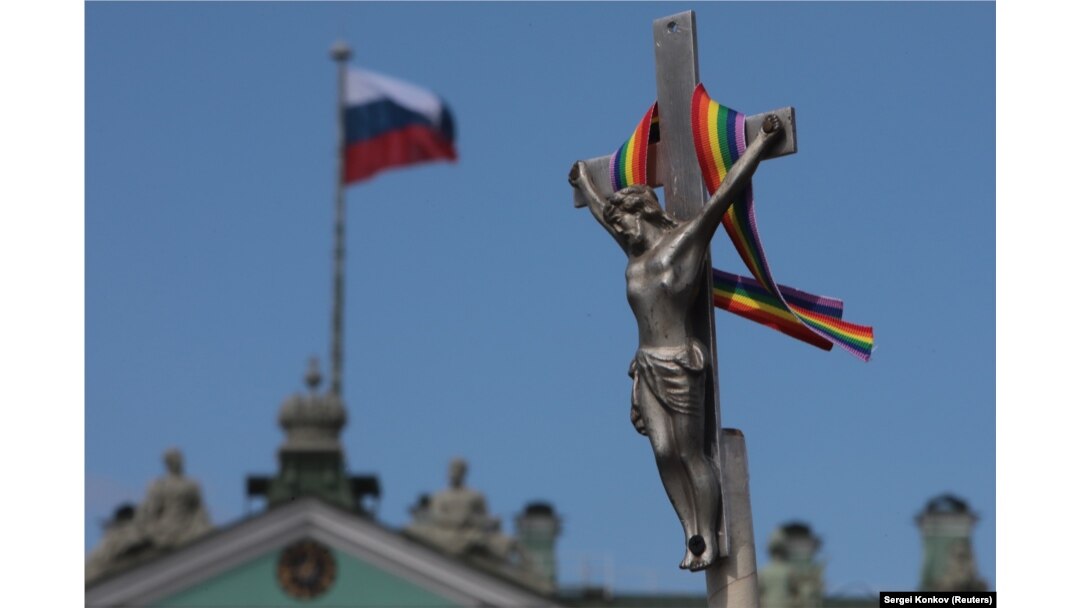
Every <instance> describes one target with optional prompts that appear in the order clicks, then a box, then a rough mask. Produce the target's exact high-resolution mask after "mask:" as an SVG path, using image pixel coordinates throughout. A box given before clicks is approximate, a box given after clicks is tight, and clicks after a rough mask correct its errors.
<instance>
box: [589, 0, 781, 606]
mask: <svg viewBox="0 0 1080 608" xmlns="http://www.w3.org/2000/svg"><path fill="white" fill-rule="evenodd" d="M653 40H654V43H655V49H656V82H657V103H658V108H659V123H660V124H659V141H657V142H656V144H655V150H654V152H653V153H652V154H650V155H649V160H650V164H652V163H653V161H655V165H654V166H653V169H654V171H653V175H654V181H655V183H656V185H662V186H663V189H664V198H665V203H666V204H665V207H666V211H665V210H662V209H661V208H660V205H659V202H658V200H657V198H656V195H655V192H653V190H652V189H651V188H649V187H647V186H643V185H637V186H631V187H628V188H624V189H621V190H619V191H618V192H613V186H612V183H611V182H612V180H611V179H610V171H611V166H610V165H611V158H610V157H607V156H603V157H598V158H593V159H591V160H587V161H578V162H577V163H576V164H575V165H574V167H573V168H572V170H571V173H570V183H571V185H572V186H574V189H575V191H574V204H575V206H577V207H588V208H589V209H590V211H591V212H592V214H593V216H594V217H595V218H596V220H597V221H598V222H599V223H600V224H601V225H602V226H603V227H604V228H605V229H606V230H607V231H608V232H609V233H610V234H611V236H612V237H613V238H614V239H615V240H616V242H617V243H618V244H619V245H620V246H621V247H622V248H623V251H624V252H625V253H626V254H627V258H628V263H627V269H626V280H627V299H628V300H629V302H630V307H631V309H632V310H633V312H634V315H635V318H636V320H637V324H638V336H639V346H638V352H637V353H636V354H635V357H634V360H633V362H632V364H631V368H630V369H631V376H632V378H633V379H634V382H633V389H632V398H631V404H632V405H631V415H630V418H631V421H632V423H633V425H634V427H635V428H636V429H637V430H638V432H640V433H642V434H644V435H646V436H648V437H649V440H650V443H651V445H652V448H653V451H654V454H655V456H656V461H657V466H658V469H659V471H660V477H661V480H662V482H663V484H664V488H665V490H666V491H667V494H668V497H669V499H670V500H671V502H672V505H673V506H674V507H675V511H676V513H677V515H678V516H679V520H680V522H681V523H682V525H683V529H684V532H685V536H686V538H685V541H686V551H685V554H684V557H683V561H682V562H681V563H680V564H679V567H681V568H684V569H689V570H692V571H699V570H704V571H705V573H706V588H707V592H708V600H709V606H723V607H728V606H730V607H735V606H739V607H740V608H741V607H747V606H749V607H757V606H758V594H757V566H756V559H755V555H754V540H753V528H752V518H751V514H750V495H749V478H748V472H747V462H746V446H745V441H744V437H743V435H742V433H741V432H740V431H738V430H736V429H721V426H720V401H719V398H718V385H717V369H716V337H715V336H716V333H715V329H714V317H713V311H712V288H711V285H712V283H711V272H710V270H711V268H712V266H711V263H710V260H709V257H710V256H709V243H710V241H711V239H712V236H713V234H714V233H715V230H716V228H717V226H718V225H719V224H720V221H721V217H722V216H723V214H724V212H725V211H726V210H727V209H728V208H729V207H730V206H731V204H732V203H733V202H734V201H735V199H736V197H737V196H739V195H741V193H742V192H743V191H744V190H745V189H746V188H747V187H748V186H749V184H750V178H751V176H752V175H753V173H754V171H755V170H756V168H757V166H758V163H759V162H760V161H761V160H764V159H767V158H774V157H776V156H782V155H786V154H792V153H794V152H795V151H796V145H795V124H794V110H793V109H792V108H783V109H780V110H774V111H772V112H768V113H765V114H759V115H756V116H750V117H747V119H746V128H745V130H746V133H745V136H746V141H747V142H748V143H747V146H746V149H745V152H744V153H743V155H742V156H741V157H740V158H739V160H738V161H736V162H735V163H734V165H733V166H732V167H731V168H730V170H729V171H728V172H727V174H726V177H725V178H724V179H723V182H722V183H721V184H720V186H719V188H718V189H717V190H716V192H715V193H714V194H713V195H712V196H711V197H707V194H706V192H705V188H704V184H703V179H702V174H701V170H700V169H699V166H698V161H697V151H696V149H695V144H694V140H693V131H692V124H691V120H692V117H691V96H692V94H693V91H694V88H695V86H696V85H697V84H698V63H697V41H696V24H695V19H694V13H693V12H692V11H687V12H683V13H679V14H676V15H672V16H669V17H663V18H660V19H657V20H655V21H654V22H653ZM706 199H708V200H706Z"/></svg>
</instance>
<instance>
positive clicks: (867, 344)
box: [690, 84, 874, 361]
mask: <svg viewBox="0 0 1080 608" xmlns="http://www.w3.org/2000/svg"><path fill="white" fill-rule="evenodd" d="M690 112H691V114H690V117H691V125H692V128H693V132H694V146H695V148H696V150H697V156H698V164H699V165H700V166H701V174H702V177H703V178H704V179H705V185H706V187H707V188H708V190H709V195H710V196H711V195H712V194H713V193H714V192H716V190H717V188H719V187H720V184H721V182H723V180H724V177H725V176H726V175H727V172H728V170H729V169H730V168H731V166H732V165H733V164H735V161H736V160H738V158H739V157H740V156H741V155H742V154H743V152H745V151H746V120H745V116H743V115H742V114H741V113H739V112H736V111H734V110H732V109H730V108H727V107H724V106H723V105H721V104H719V103H717V102H715V101H713V100H712V99H711V98H709V94H708V93H707V92H706V91H705V87H704V86H703V85H701V84H698V85H697V88H695V89H694V95H693V98H692V101H691V110H690ZM723 224H724V229H725V230H726V231H727V233H728V236H729V237H730V238H731V242H732V243H734V244H735V249H736V250H737V251H738V252H739V257H741V258H742V260H743V263H745V264H746V267H747V268H748V269H749V270H750V273H751V274H753V275H754V278H755V279H756V281H754V280H753V279H749V278H745V277H735V275H728V276H731V277H735V279H733V280H731V279H728V280H726V281H722V282H721V283H720V284H719V288H720V293H719V294H718V288H717V287H714V288H713V301H714V303H717V302H719V303H718V304H717V305H718V306H719V305H721V304H723V305H724V306H728V307H729V308H727V310H731V311H732V312H735V313H736V314H740V315H742V316H744V317H746V318H750V319H753V320H755V321H757V322H759V323H763V324H765V325H768V326H770V327H774V328H776V329H778V330H779V331H783V332H784V333H786V334H788V335H791V336H793V337H796V338H799V339H801V340H804V341H806V342H809V343H811V344H814V345H816V346H819V347H821V348H824V349H826V350H829V349H830V348H831V345H833V344H836V345H839V346H840V347H841V348H843V349H844V350H847V351H848V352H850V353H851V354H853V355H855V356H856V357H858V358H860V359H862V360H863V361H868V360H869V359H870V353H871V351H872V350H873V346H874V329H873V328H872V327H869V326H865V325H856V324H854V323H847V322H845V321H843V320H841V318H840V316H841V314H842V313H843V305H842V303H840V301H839V300H835V299H832V298H821V297H819V296H813V295H812V294H807V293H806V292H799V291H798V290H792V289H791V288H788V287H783V286H781V285H778V284H777V283H776V281H774V280H773V278H772V273H771V272H770V270H769V263H768V261H767V260H766V259H765V249H764V248H763V247H762V245H761V239H760V237H759V236H758V232H757V221H756V220H755V217H754V197H753V190H752V188H751V187H749V186H748V187H747V188H746V190H744V191H743V192H742V193H741V194H740V195H739V197H738V198H737V199H736V200H735V202H734V204H732V206H731V208H730V209H728V211H727V213H726V214H724V217H723ZM716 272H718V271H714V278H715V276H716ZM722 274H726V273H722ZM721 279H724V277H721ZM789 298H790V299H789ZM837 304H838V306H837ZM799 326H801V327H802V329H799ZM807 331H808V332H810V334H813V335H816V336H817V338H819V339H811V338H810V335H809V334H807Z"/></svg>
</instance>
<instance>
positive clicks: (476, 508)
mask: <svg viewBox="0 0 1080 608" xmlns="http://www.w3.org/2000/svg"><path fill="white" fill-rule="evenodd" d="M467 472H468V464H467V463H466V462H465V461H464V460H462V459H461V458H455V459H453V460H452V461H451V462H450V470H449V487H448V488H446V489H445V490H442V491H440V492H436V493H435V494H434V495H433V496H431V497H430V498H428V500H427V501H421V503H420V504H419V505H418V506H417V507H416V508H414V509H413V510H412V514H413V521H412V523H410V524H409V525H408V526H407V527H406V528H405V532H406V533H407V534H409V535H410V536H413V537H415V538H419V539H420V540H423V541H425V542H427V543H429V544H432V545H434V546H436V547H438V548H439V549H442V550H443V551H446V552H447V553H451V554H454V555H467V554H473V555H478V556H489V557H493V558H496V559H499V560H507V559H509V558H510V557H511V556H512V554H513V553H514V552H515V550H516V546H515V545H516V543H515V541H514V539H513V538H510V537H508V536H505V535H504V534H502V532H501V531H500V527H501V522H500V521H499V519H498V518H497V517H492V516H490V515H488V511H487V501H486V500H485V499H484V495H483V494H481V493H480V492H477V491H476V490H473V489H471V488H468V487H466V486H465V475H466V474H467Z"/></svg>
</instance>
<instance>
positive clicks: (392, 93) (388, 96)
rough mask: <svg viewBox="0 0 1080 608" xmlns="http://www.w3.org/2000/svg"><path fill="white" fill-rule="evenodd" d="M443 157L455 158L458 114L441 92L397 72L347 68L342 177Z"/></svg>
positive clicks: (358, 176)
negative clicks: (406, 79)
mask: <svg viewBox="0 0 1080 608" xmlns="http://www.w3.org/2000/svg"><path fill="white" fill-rule="evenodd" d="M441 159H445V160H449V161H454V160H457V150H455V149H454V120H453V118H452V117H451V116H450V110H449V108H447V106H446V104H445V103H444V102H443V100H442V99H440V98H439V96H438V95H436V94H434V93H432V92H431V91H428V90H427V89H424V88H421V87H418V86H416V85H413V84H410V83H408V82H403V81H401V80H398V79H396V78H391V77H389V76H383V75H382V74H377V73H375V72H371V71H368V70H362V69H359V68H349V69H348V71H347V72H346V74H345V174H344V176H343V180H344V183H346V184H349V183H352V182H357V181H360V180H363V179H367V178H369V177H371V176H372V175H375V174H376V173H378V172H379V171H382V170H383V169H390V168H393V167H402V166H406V165H412V164H415V163H422V162H427V161H434V160H441Z"/></svg>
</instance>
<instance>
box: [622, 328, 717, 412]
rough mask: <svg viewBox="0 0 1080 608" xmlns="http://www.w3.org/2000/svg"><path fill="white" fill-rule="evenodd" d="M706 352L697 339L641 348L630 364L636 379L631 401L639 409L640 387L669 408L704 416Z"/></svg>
mask: <svg viewBox="0 0 1080 608" xmlns="http://www.w3.org/2000/svg"><path fill="white" fill-rule="evenodd" d="M706 361H707V360H706V358H705V353H704V351H703V350H702V348H701V345H700V344H699V343H698V341H697V340H690V343H689V344H687V345H686V346H652V347H643V348H639V349H638V351H637V354H635V355H634V360H633V361H631V362H630V372H629V373H630V377H631V378H633V379H634V388H633V392H632V396H631V401H632V402H633V405H634V407H637V408H640V406H641V403H640V402H641V397H640V396H639V394H638V391H639V390H641V384H642V383H644V385H645V387H647V388H648V389H649V391H650V392H651V393H652V394H653V395H655V396H656V399H657V400H658V401H659V402H660V404H661V405H662V406H664V407H665V408H666V409H668V410H671V411H674V412H679V413H682V414H702V413H704V406H703V405H702V403H703V400H704V398H705V373H704V372H705V365H706Z"/></svg>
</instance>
